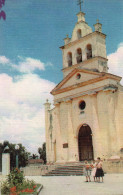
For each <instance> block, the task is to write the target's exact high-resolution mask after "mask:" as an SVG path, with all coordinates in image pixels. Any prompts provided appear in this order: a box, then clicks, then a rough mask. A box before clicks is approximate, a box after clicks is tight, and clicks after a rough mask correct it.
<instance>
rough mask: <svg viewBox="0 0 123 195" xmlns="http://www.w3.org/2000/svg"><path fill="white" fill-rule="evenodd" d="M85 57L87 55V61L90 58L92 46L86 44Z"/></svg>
mask: <svg viewBox="0 0 123 195" xmlns="http://www.w3.org/2000/svg"><path fill="white" fill-rule="evenodd" d="M86 55H87V59H90V58H92V46H91V44H88V45H87V47H86Z"/></svg>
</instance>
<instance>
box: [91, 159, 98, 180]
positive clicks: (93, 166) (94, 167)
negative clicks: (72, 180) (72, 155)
mask: <svg viewBox="0 0 123 195" xmlns="http://www.w3.org/2000/svg"><path fill="white" fill-rule="evenodd" d="M91 167H92V172H91V176H92V177H93V178H94V182H95V175H96V170H97V163H96V161H95V160H94V161H93V163H92V166H91Z"/></svg>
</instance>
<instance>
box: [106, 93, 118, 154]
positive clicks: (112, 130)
mask: <svg viewBox="0 0 123 195" xmlns="http://www.w3.org/2000/svg"><path fill="white" fill-rule="evenodd" d="M108 115H109V135H110V136H109V143H110V154H111V156H115V155H117V133H116V124H115V94H114V93H112V92H109V102H108Z"/></svg>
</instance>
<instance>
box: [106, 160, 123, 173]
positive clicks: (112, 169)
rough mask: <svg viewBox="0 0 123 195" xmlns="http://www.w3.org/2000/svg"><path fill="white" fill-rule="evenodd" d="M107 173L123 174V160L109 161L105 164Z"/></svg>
mask: <svg viewBox="0 0 123 195" xmlns="http://www.w3.org/2000/svg"><path fill="white" fill-rule="evenodd" d="M103 169H104V172H106V173H123V160H107V161H104V162H103Z"/></svg>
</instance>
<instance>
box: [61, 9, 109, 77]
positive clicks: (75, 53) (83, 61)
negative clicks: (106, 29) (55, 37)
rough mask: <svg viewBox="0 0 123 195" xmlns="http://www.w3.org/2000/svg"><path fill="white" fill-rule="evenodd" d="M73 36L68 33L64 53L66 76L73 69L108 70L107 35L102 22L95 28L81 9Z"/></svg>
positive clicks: (64, 71) (62, 48) (63, 47)
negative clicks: (87, 20) (90, 24)
mask: <svg viewBox="0 0 123 195" xmlns="http://www.w3.org/2000/svg"><path fill="white" fill-rule="evenodd" d="M77 17H78V20H77V23H76V24H75V27H74V29H73V32H72V36H71V38H70V37H69V36H68V35H67V36H66V38H65V39H64V46H61V47H60V49H61V50H62V55H63V69H62V71H63V75H64V77H66V76H67V75H68V74H69V73H70V72H71V71H72V70H73V69H75V68H79V69H85V70H91V71H94V72H107V70H108V67H107V61H108V60H107V55H106V41H105V39H106V35H105V34H103V33H102V24H101V23H99V20H97V23H96V24H94V28H95V30H94V31H92V28H91V27H90V26H89V25H88V23H87V22H86V20H85V13H84V12H82V11H81V10H80V12H79V13H78V14H77Z"/></svg>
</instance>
